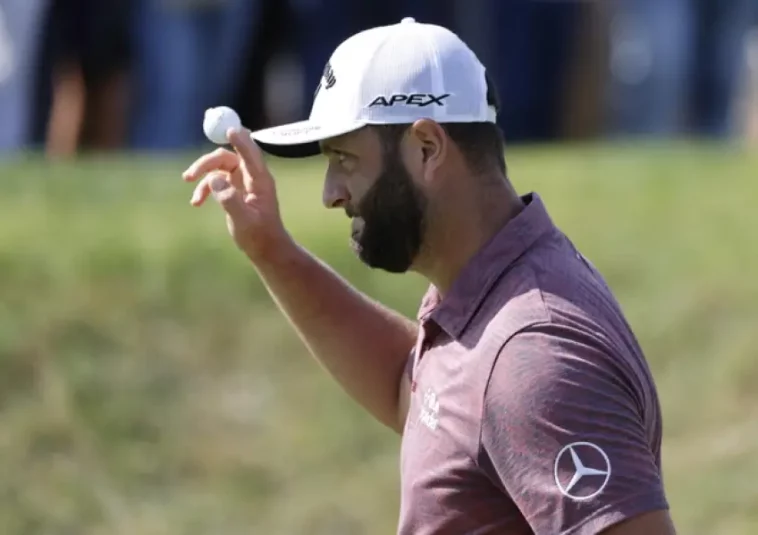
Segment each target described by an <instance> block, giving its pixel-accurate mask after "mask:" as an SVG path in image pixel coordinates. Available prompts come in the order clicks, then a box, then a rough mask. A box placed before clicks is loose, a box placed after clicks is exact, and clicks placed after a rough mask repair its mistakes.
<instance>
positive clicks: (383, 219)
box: [325, 130, 427, 273]
mask: <svg viewBox="0 0 758 535" xmlns="http://www.w3.org/2000/svg"><path fill="white" fill-rule="evenodd" d="M370 138H373V139H370ZM351 142H352V143H351ZM330 149H332V150H330ZM325 153H326V154H327V155H328V156H329V157H330V166H329V171H328V172H327V185H326V189H325V202H326V203H327V205H328V206H330V207H342V208H344V209H345V212H346V213H347V215H348V216H349V217H350V218H351V219H352V224H351V243H352V246H353V249H354V250H355V251H356V253H357V254H358V257H359V258H360V259H361V261H363V262H364V263H365V264H366V265H368V266H369V267H372V268H379V269H383V270H385V271H388V272H391V273H404V272H406V271H408V269H410V267H411V265H412V264H413V262H414V260H415V259H416V257H417V256H418V254H419V251H420V249H421V246H422V243H423V238H424V230H425V215H426V203H427V200H426V197H425V195H424V193H423V192H422V191H421V189H420V188H419V187H418V186H417V185H416V183H415V182H414V180H413V177H412V176H411V174H410V173H409V171H408V169H407V168H406V166H405V165H404V164H403V160H402V155H401V150H400V144H399V143H398V144H397V146H390V147H387V146H384V145H383V144H382V143H381V142H380V140H379V138H378V136H377V134H376V133H375V132H370V131H366V130H364V131H361V132H360V133H356V134H353V135H351V136H345V139H344V140H343V142H342V143H335V144H334V146H331V145H329V146H328V148H325ZM330 190H331V192H332V193H330Z"/></svg>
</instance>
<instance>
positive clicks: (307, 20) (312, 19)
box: [290, 0, 454, 119]
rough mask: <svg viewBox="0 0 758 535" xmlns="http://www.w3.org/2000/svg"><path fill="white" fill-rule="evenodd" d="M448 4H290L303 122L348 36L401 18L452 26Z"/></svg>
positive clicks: (393, 0) (412, 0)
mask: <svg viewBox="0 0 758 535" xmlns="http://www.w3.org/2000/svg"><path fill="white" fill-rule="evenodd" d="M450 5H451V0H383V1H382V2H346V1H345V0H290V7H291V11H292V16H293V17H294V21H293V22H294V30H295V31H294V32H293V33H294V35H295V37H296V39H295V40H296V42H297V49H298V52H299V54H298V55H299V57H300V59H301V64H302V66H303V71H304V72H303V78H302V82H303V102H304V104H305V106H304V107H303V109H302V110H301V112H300V117H301V118H302V119H305V118H307V116H308V114H309V113H310V104H311V102H312V100H313V92H314V91H315V89H316V86H317V85H318V82H319V80H320V78H321V75H322V73H323V72H324V65H326V62H327V60H328V59H329V56H330V54H331V53H332V52H333V51H334V49H335V48H336V47H337V45H339V44H340V43H341V42H342V41H344V40H345V39H347V38H348V37H349V36H350V35H352V34H354V33H357V32H359V31H362V30H365V29H367V28H370V27H373V26H380V25H386V24H395V23H397V22H400V20H401V19H403V18H404V17H413V18H415V19H416V20H418V21H419V22H428V23H433V24H440V25H443V26H450V27H451V28H452V27H453V26H454V21H453V20H452V19H451V17H450V11H451V10H450Z"/></svg>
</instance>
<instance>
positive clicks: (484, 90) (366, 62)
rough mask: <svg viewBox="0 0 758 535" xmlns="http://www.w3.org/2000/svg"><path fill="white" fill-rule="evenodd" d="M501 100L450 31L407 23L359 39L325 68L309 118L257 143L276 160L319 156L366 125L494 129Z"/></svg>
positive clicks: (270, 131) (264, 134)
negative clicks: (430, 123) (421, 122)
mask: <svg viewBox="0 0 758 535" xmlns="http://www.w3.org/2000/svg"><path fill="white" fill-rule="evenodd" d="M496 115H497V98H496V96H495V92H494V88H493V87H492V86H491V84H490V83H489V78H488V76H487V74H486V71H485V68H484V66H483V65H482V64H481V62H480V61H479V59H478V58H477V57H476V55H475V54H474V52H473V51H472V50H471V49H470V48H469V47H468V46H467V45H466V44H465V43H464V42H463V41H462V40H461V39H460V38H459V37H458V36H457V35H456V34H454V33H453V32H452V31H450V30H448V29H447V28H443V27H441V26H437V25H434V24H423V23H418V22H416V21H415V20H414V19H413V18H410V17H407V18H404V19H403V20H402V21H401V22H400V23H397V24H392V25H389V26H379V27H376V28H371V29H368V30H364V31H362V32H360V33H357V34H355V35H353V36H351V37H349V38H348V39H347V40H345V41H344V42H342V44H340V45H339V46H338V47H337V49H336V50H335V51H334V53H333V54H332V56H331V58H330V59H329V61H328V62H327V64H326V67H325V69H324V73H323V76H322V78H321V81H320V83H319V85H318V88H317V89H316V93H315V95H314V100H313V107H312V108H311V113H310V117H309V118H308V120H306V121H299V122H295V123H291V124H285V125H282V126H276V127H273V128H266V129H263V130H258V131H256V132H253V133H252V134H251V137H252V138H253V139H254V140H255V141H256V142H257V143H258V144H259V145H260V146H261V148H262V149H263V150H264V151H266V152H268V153H270V154H273V155H275V156H280V157H288V158H301V157H306V156H314V155H316V154H319V153H320V147H319V141H323V140H325V139H328V138H331V137H336V136H340V135H342V134H347V133H349V132H353V131H355V130H358V129H359V128H362V127H364V126H367V125H382V124H410V123H413V122H415V121H416V120H418V119H424V118H428V119H432V120H434V121H436V122H438V123H471V122H490V123H494V122H495V120H496Z"/></svg>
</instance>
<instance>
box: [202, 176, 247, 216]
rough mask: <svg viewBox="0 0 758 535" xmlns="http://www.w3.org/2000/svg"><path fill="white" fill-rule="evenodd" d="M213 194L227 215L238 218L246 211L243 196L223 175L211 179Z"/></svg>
mask: <svg viewBox="0 0 758 535" xmlns="http://www.w3.org/2000/svg"><path fill="white" fill-rule="evenodd" d="M210 186H211V194H212V195H213V198H214V199H216V201H218V203H219V204H220V205H221V206H222V208H223V209H224V210H225V211H226V213H227V214H229V215H230V216H232V218H236V217H238V216H240V215H242V213H243V212H244V211H245V209H246V206H247V205H246V204H245V200H244V199H243V197H242V194H241V193H240V192H239V190H237V189H236V188H235V187H234V186H232V184H230V183H229V181H228V180H227V179H226V177H225V176H224V175H222V174H219V175H217V176H214V177H213V178H212V179H211V184H210Z"/></svg>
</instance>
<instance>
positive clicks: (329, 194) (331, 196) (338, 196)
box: [322, 174, 350, 208]
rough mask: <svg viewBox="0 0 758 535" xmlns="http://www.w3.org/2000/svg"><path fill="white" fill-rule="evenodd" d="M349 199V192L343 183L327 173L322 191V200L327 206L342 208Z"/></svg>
mask: <svg viewBox="0 0 758 535" xmlns="http://www.w3.org/2000/svg"><path fill="white" fill-rule="evenodd" d="M349 201H350V193H349V192H348V191H347V188H346V187H345V183H344V182H343V181H341V180H338V179H336V178H335V177H334V176H333V175H331V174H327V176H326V180H325V181H324V191H323V194H322V202H323V203H324V206H325V207H327V208H342V207H344V206H346V205H347V203H348V202H349Z"/></svg>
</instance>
